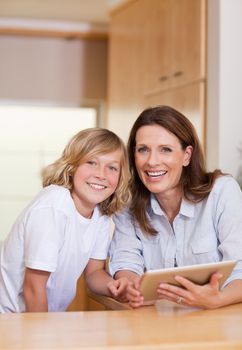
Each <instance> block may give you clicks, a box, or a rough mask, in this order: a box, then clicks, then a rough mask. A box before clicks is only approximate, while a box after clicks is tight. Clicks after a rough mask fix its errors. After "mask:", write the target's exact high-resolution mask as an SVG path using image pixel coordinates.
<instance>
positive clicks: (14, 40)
mask: <svg viewBox="0 0 242 350" xmlns="http://www.w3.org/2000/svg"><path fill="white" fill-rule="evenodd" d="M106 66H107V42H106V40H80V39H75V40H67V39H62V38H61V39H60V38H42V37H41V38H39V37H35V38H34V37H18V36H7V35H6V36H0V99H4V100H6V99H10V100H21V99H22V100H28V101H31V100H34V101H36V100H37V101H49V102H56V103H61V104H68V105H80V103H81V102H82V101H83V100H85V99H99V100H100V99H101V100H104V99H105V98H106V75H107V70H106Z"/></svg>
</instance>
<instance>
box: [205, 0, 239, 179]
mask: <svg viewBox="0 0 242 350" xmlns="http://www.w3.org/2000/svg"><path fill="white" fill-rule="evenodd" d="M241 14H242V1H241V0H231V1H228V0H208V94H207V112H208V114H207V164H208V167H209V169H213V168H215V167H218V168H221V169H222V170H223V171H225V172H229V173H231V174H232V175H234V176H236V175H237V173H238V168H239V166H240V164H241V163H242V159H241V156H240V153H239V151H238V148H239V147H242V103H241V101H242V64H241V62H242V40H241V38H240V36H241V33H242V21H241Z"/></svg>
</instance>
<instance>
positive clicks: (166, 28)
mask: <svg viewBox="0 0 242 350" xmlns="http://www.w3.org/2000/svg"><path fill="white" fill-rule="evenodd" d="M144 3H145V5H144V6H145V14H146V15H145V19H144V29H145V31H144V94H149V93H154V92H156V91H159V90H161V89H166V88H168V87H169V86H170V75H171V62H170V59H171V6H170V3H171V0H152V1H150V0H145V1H144Z"/></svg>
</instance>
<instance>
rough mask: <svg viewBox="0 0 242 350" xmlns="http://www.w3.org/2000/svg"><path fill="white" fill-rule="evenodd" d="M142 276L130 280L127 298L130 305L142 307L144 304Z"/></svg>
mask: <svg viewBox="0 0 242 350" xmlns="http://www.w3.org/2000/svg"><path fill="white" fill-rule="evenodd" d="M140 281H141V278H140V277H137V278H135V279H133V280H132V281H129V284H128V287H127V291H126V298H127V300H128V301H129V305H130V306H132V307H133V308H137V307H140V306H142V305H143V304H144V297H143V295H142V293H141V291H140Z"/></svg>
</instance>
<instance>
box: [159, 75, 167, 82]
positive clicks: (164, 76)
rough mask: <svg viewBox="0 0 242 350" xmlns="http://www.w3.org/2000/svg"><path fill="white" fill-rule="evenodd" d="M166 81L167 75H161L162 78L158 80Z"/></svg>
mask: <svg viewBox="0 0 242 350" xmlns="http://www.w3.org/2000/svg"><path fill="white" fill-rule="evenodd" d="M167 79H168V76H167V75H162V76H161V77H160V78H159V80H160V81H165V80H167Z"/></svg>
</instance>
